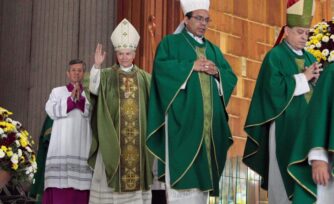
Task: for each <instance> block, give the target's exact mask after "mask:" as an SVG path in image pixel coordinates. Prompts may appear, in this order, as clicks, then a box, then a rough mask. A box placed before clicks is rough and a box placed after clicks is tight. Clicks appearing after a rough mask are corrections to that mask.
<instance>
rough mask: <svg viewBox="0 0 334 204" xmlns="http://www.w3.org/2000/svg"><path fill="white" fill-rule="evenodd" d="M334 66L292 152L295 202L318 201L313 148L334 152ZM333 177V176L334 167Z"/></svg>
mask: <svg viewBox="0 0 334 204" xmlns="http://www.w3.org/2000/svg"><path fill="white" fill-rule="evenodd" d="M333 90H334V64H333V63H332V64H330V65H329V66H327V67H325V68H324V71H323V73H322V74H321V76H320V78H319V80H318V82H317V84H316V86H315V88H314V92H313V96H312V98H311V101H310V103H309V106H308V110H307V113H306V115H305V120H304V121H303V123H302V125H301V128H300V131H299V134H298V136H297V140H296V143H295V145H294V148H293V149H292V150H293V151H292V155H291V159H290V164H289V166H288V171H289V174H290V175H291V176H292V177H293V179H294V180H295V181H296V185H295V193H294V198H293V203H296V204H299V203H303V204H311V203H315V202H316V196H317V185H316V184H315V183H314V182H313V179H312V166H310V165H309V164H308V153H309V152H310V151H311V150H312V149H324V150H326V151H329V152H334V120H333V118H334V97H333ZM331 169H332V174H333V167H332V168H331Z"/></svg>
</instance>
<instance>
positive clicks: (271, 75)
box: [243, 41, 316, 198]
mask: <svg viewBox="0 0 334 204" xmlns="http://www.w3.org/2000/svg"><path fill="white" fill-rule="evenodd" d="M315 61H316V60H315V58H314V57H313V56H312V55H311V54H310V53H308V52H306V51H303V55H302V56H298V55H297V54H295V53H294V52H293V51H292V50H291V49H290V48H289V47H288V45H287V43H286V42H285V41H283V42H282V43H280V44H279V45H278V46H276V47H274V48H273V49H272V50H270V51H269V52H268V53H267V55H266V57H265V59H264V61H263V63H262V66H261V70H260V73H259V76H258V79H257V82H256V87H255V90H254V94H253V97H252V101H251V104H250V108H249V112H248V116H247V119H246V123H245V131H246V133H247V134H248V137H247V142H246V147H245V151H244V157H243V162H244V163H245V164H246V165H247V166H248V167H250V168H251V169H253V170H254V171H255V172H257V173H258V174H259V175H260V176H261V177H262V187H263V188H264V189H268V174H269V128H270V125H271V124H272V123H273V122H275V125H276V130H275V131H276V132H275V137H276V138H275V140H276V157H277V162H278V165H279V169H280V172H281V175H282V179H283V183H284V186H285V190H286V191H287V195H288V197H289V198H291V196H292V194H293V180H292V178H291V177H289V175H288V173H287V166H288V163H289V159H290V154H291V151H287V150H291V148H292V147H293V144H294V141H295V138H296V135H297V131H298V128H299V127H300V124H301V120H302V119H303V117H304V113H305V111H306V108H307V99H308V98H309V96H307V95H305V94H304V95H300V96H293V93H294V91H295V88H296V81H295V78H294V75H295V74H298V73H300V72H301V71H302V68H304V67H305V66H310V65H311V64H313V62H315Z"/></svg>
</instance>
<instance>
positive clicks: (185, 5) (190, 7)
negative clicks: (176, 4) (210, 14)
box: [181, 0, 210, 15]
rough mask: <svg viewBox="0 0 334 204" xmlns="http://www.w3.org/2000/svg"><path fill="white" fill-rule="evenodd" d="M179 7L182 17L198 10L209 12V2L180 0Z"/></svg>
mask: <svg viewBox="0 0 334 204" xmlns="http://www.w3.org/2000/svg"><path fill="white" fill-rule="evenodd" d="M181 7H182V10H183V14H184V15H186V14H187V13H189V12H191V11H195V10H200V9H204V10H207V11H209V7H210V0H181Z"/></svg>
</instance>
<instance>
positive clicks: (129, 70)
mask: <svg viewBox="0 0 334 204" xmlns="http://www.w3.org/2000/svg"><path fill="white" fill-rule="evenodd" d="M119 67H120V68H121V70H122V71H124V72H131V70H132V68H133V64H132V65H131V66H130V67H123V66H122V65H119Z"/></svg>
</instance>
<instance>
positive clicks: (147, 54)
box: [118, 0, 183, 72]
mask: <svg viewBox="0 0 334 204" xmlns="http://www.w3.org/2000/svg"><path fill="white" fill-rule="evenodd" d="M118 11H119V12H118V22H119V21H121V20H122V19H123V18H127V19H128V20H129V21H130V22H131V23H132V24H133V25H134V26H135V27H136V29H137V30H138V32H139V34H140V37H141V40H140V42H139V47H138V49H137V51H136V59H135V63H136V64H137V65H139V66H140V67H142V68H143V69H145V70H147V71H148V72H151V71H152V62H153V54H152V53H154V51H155V48H156V46H157V44H158V43H159V42H160V40H161V39H162V38H163V37H164V36H165V35H166V34H171V33H173V31H174V30H175V28H176V27H177V26H178V25H179V23H180V22H181V19H182V18H183V17H182V12H181V10H180V2H179V1H178V0H122V1H119V2H118ZM152 16H153V17H154V18H155V29H154V34H153V37H152V36H150V32H149V29H148V27H149V25H150V21H149V19H150V17H152Z"/></svg>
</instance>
